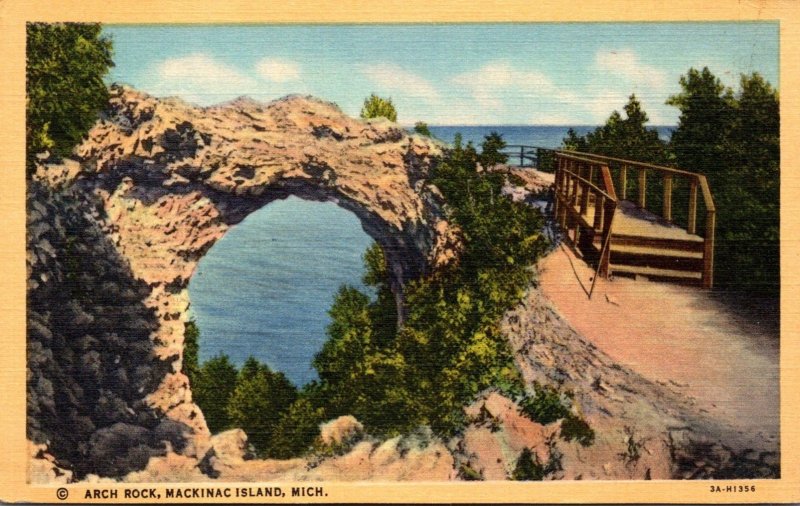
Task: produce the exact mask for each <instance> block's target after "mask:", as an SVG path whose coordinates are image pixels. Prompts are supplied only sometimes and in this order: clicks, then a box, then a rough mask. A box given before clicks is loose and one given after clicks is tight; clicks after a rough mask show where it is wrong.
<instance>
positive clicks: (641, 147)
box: [562, 95, 666, 163]
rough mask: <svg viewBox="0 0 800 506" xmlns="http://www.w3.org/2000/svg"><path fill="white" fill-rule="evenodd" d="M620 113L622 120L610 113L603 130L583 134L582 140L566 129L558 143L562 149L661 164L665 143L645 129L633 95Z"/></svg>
mask: <svg viewBox="0 0 800 506" xmlns="http://www.w3.org/2000/svg"><path fill="white" fill-rule="evenodd" d="M623 110H624V111H625V117H624V118H623V117H622V115H621V114H620V113H619V112H618V111H613V112H612V113H611V115H610V116H609V117H608V119H607V120H606V122H605V124H604V125H603V126H600V127H597V128H596V129H594V131H592V132H589V133H587V134H586V136H585V137H582V136H579V135H578V134H577V133H576V132H575V131H574V130H573V129H569V130H568V131H567V137H565V138H564V140H563V141H562V142H563V145H564V147H565V149H570V150H573V151H583V152H589V153H596V154H598V155H605V156H611V157H614V158H624V159H628V160H636V161H641V162H650V163H664V162H665V161H666V143H665V142H664V141H662V140H661V139H660V138H659V136H658V131H657V130H655V129H650V128H647V127H646V124H647V122H648V121H649V118H648V117H647V113H646V112H645V111H644V109H642V104H641V103H640V102H639V100H638V99H637V98H636V95H631V96H630V97H629V98H628V103H627V104H625V107H624V108H623Z"/></svg>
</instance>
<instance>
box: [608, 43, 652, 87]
mask: <svg viewBox="0 0 800 506" xmlns="http://www.w3.org/2000/svg"><path fill="white" fill-rule="evenodd" d="M595 64H596V65H597V67H598V69H599V71H601V72H611V73H614V74H618V75H621V76H623V77H625V78H627V79H628V80H629V81H630V82H631V83H632V84H634V85H639V86H644V87H647V88H651V89H657V90H662V89H663V88H664V87H665V86H666V84H667V73H666V72H665V71H663V70H661V69H659V68H658V67H654V66H653V65H648V64H647V63H644V62H642V61H640V60H639V55H637V54H636V53H635V52H633V51H632V50H630V49H621V50H618V51H598V52H597V54H596V55H595Z"/></svg>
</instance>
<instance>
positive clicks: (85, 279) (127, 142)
mask: <svg viewBox="0 0 800 506" xmlns="http://www.w3.org/2000/svg"><path fill="white" fill-rule="evenodd" d="M111 95H112V98H111V101H110V106H109V108H108V110H107V111H106V113H105V114H104V116H103V117H102V118H101V120H100V121H99V122H98V123H97V124H96V125H95V127H94V128H93V129H92V130H91V131H90V132H89V135H88V139H87V140H86V141H85V142H84V143H83V144H82V145H81V146H79V147H78V148H77V151H76V153H77V155H78V157H79V160H78V161H79V164H77V165H76V164H75V163H73V162H70V163H66V164H64V165H63V166H60V167H46V168H43V170H40V171H39V173H38V174H39V178H40V179H42V180H44V182H46V183H47V185H46V186H49V187H50V188H51V189H58V188H68V190H66V193H68V194H70V195H72V197H70V199H71V200H70V202H69V203H67V202H63V203H56V204H52V203H51V204H48V202H51V201H52V202H56V201H57V200H58V199H57V198H56V199H55V200H53V199H54V198H55V197H53V196H51V195H49V194H45V193H44V192H41V191H34V192H32V193H31V194H30V203H29V207H30V208H31V209H32V212H30V213H29V224H28V226H29V244H28V246H29V248H28V251H29V259H28V260H29V279H30V285H29V287H28V288H29V292H28V293H29V302H33V304H31V305H30V306H29V307H30V308H31V312H30V313H29V335H30V336H32V338H31V339H30V346H29V364H30V375H31V377H30V381H29V390H30V392H29V394H30V398H31V399H32V401H30V402H29V416H30V418H31V420H32V422H31V423H30V424H29V437H31V439H33V440H34V441H35V442H37V443H43V442H46V441H50V442H51V446H50V448H49V449H50V451H51V452H52V453H53V455H55V457H56V459H57V460H59V462H65V465H67V466H68V467H70V468H71V467H72V466H73V465H76V463H77V462H78V459H79V457H80V459H84V457H85V454H86V452H88V451H89V450H87V449H86V448H84V447H85V445H86V443H87V442H89V441H95V440H96V441H95V442H98V444H96V445H92V447H93V448H95V450H92V451H95V452H96V453H97V452H99V453H97V455H94V456H93V457H92V458H91V459H88V460H86V459H84V461H85V462H86V467H85V468H82V469H79V470H77V475H78V476H81V475H83V474H85V473H88V472H96V473H100V474H102V473H106V474H111V475H120V474H123V473H124V472H126V471H129V470H132V469H138V468H141V467H143V466H144V463H146V460H147V458H149V457H150V456H152V455H153V454H163V448H164V447H165V442H169V443H170V444H171V445H172V446H173V449H175V450H176V451H177V450H179V449H180V448H179V447H180V446H181V443H180V441H178V440H177V439H178V438H176V437H173V436H172V435H170V437H166V438H161V439H158V438H157V437H156V438H150V436H149V435H147V434H145V433H141V431H140V428H143V429H144V430H147V431H149V430H161V431H162V432H163V431H166V432H169V433H170V434H173V433H175V434H179V433H180V431H179V430H177V429H176V427H183V428H184V429H186V430H188V431H189V432H191V433H192V434H193V438H192V445H190V446H191V447H192V449H191V450H190V453H191V452H193V451H195V450H196V451H197V452H199V453H198V454H199V455H203V454H205V452H206V450H207V449H208V448H209V445H210V441H209V436H210V434H209V433H208V429H207V427H206V424H205V421H204V419H203V417H202V413H200V411H199V409H198V408H197V407H196V406H195V405H194V404H193V403H192V396H191V390H190V387H189V384H188V380H187V378H186V376H185V375H183V374H182V373H181V372H180V371H181V361H182V355H183V333H184V322H185V319H186V310H187V308H188V306H189V300H188V295H187V285H188V282H189V279H190V278H191V276H192V273H193V272H194V270H195V267H196V265H197V262H198V261H199V260H200V258H202V256H203V255H204V254H205V253H206V252H207V251H208V250H209V248H211V247H212V246H213V244H214V243H215V242H216V241H217V240H219V239H220V238H221V237H222V236H223V235H224V234H225V232H226V231H227V230H228V229H229V228H230V227H231V226H233V225H235V224H237V223H239V222H240V221H242V220H243V219H244V218H245V217H246V216H247V215H248V214H249V213H252V212H254V211H256V210H258V209H259V208H261V207H263V206H265V205H267V204H269V203H270V202H272V201H274V200H276V199H283V198H286V197H288V196H290V195H296V196H299V197H301V198H305V199H310V200H319V201H334V202H336V203H337V204H338V205H340V206H342V207H344V208H346V209H348V210H350V211H352V212H353V213H354V214H356V216H358V217H359V218H360V220H361V223H362V225H363V228H364V230H365V231H366V232H367V233H368V234H370V235H371V236H372V237H373V238H375V239H376V241H377V242H379V243H380V245H381V246H382V247H383V250H384V252H385V254H386V257H387V265H388V266H389V268H390V271H391V275H392V282H391V284H392V289H393V291H394V292H395V294H396V298H397V300H398V307H400V308H401V307H402V301H401V300H400V294H401V290H400V288H401V286H402V284H403V283H404V282H405V281H407V280H409V279H412V278H415V277H417V276H419V275H420V274H423V273H425V272H429V271H430V270H431V269H435V268H437V267H441V266H444V265H446V264H448V263H449V262H451V261H453V260H454V259H455V258H457V254H458V248H459V245H460V242H459V236H458V230H457V229H455V228H454V227H452V226H450V225H449V224H448V222H447V221H446V220H445V219H444V212H443V202H442V199H441V196H440V194H439V193H438V191H437V190H436V188H435V187H432V186H430V185H428V183H427V178H428V175H429V171H430V169H431V167H432V164H433V162H434V160H435V156H436V155H438V154H440V153H441V146H440V145H439V144H438V143H437V142H435V141H432V140H430V139H428V138H424V137H420V136H416V135H409V134H408V133H407V132H405V131H404V130H403V129H401V128H400V127H398V126H397V125H395V124H393V123H390V122H388V121H384V120H375V121H370V122H364V121H360V120H355V119H352V118H349V117H347V116H346V115H344V114H343V113H342V112H341V111H340V110H339V109H338V107H336V106H335V105H333V104H330V103H326V102H322V101H320V100H317V99H314V98H311V97H300V96H290V97H286V98H284V99H282V100H278V101H275V102H272V103H270V104H262V103H258V102H254V101H251V100H248V99H238V100H236V101H233V102H230V103H227V104H224V105H220V106H215V107H211V108H197V107H193V106H191V105H189V104H186V103H184V102H182V101H180V100H172V99H168V100H159V99H156V98H153V97H150V96H148V95H146V94H143V93H140V92H137V91H135V90H132V89H130V88H124V87H113V88H112V90H111ZM62 193H64V192H63V191H62ZM53 195H55V194H53ZM48 206H49V207H48ZM40 207H41V209H40ZM59 220H60V221H59ZM64 220H73V221H74V222H75V223H72V222H69V223H67V224H66V225H65V224H64V223H62V222H63V221H64ZM81 220H83V221H81ZM86 234H88V235H86ZM70 248H72V249H74V250H75V252H76V253H70V251H72V250H71V249H70ZM87 249H88V250H91V251H86V250H87ZM75 262H77V263H78V264H79V266H78V267H79V270H78V271H77V273H76V274H68V273H65V271H67V270H69V269H71V268H73V267H75V266H73V265H72V264H73V263H75ZM68 275H74V276H78V278H77V279H76V280H71V279H67V278H65V277H66V276H68ZM53 280H56V281H57V282H55V281H53ZM70 283H74V284H72V285H70ZM65 285H68V286H69V287H71V288H70V290H68V291H63V288H64V286H65ZM59 290H61V293H57V292H59ZM87 290H88V291H87ZM54 304H58V305H60V307H58V308H50V307H48V306H52V305H54ZM62 313H63V314H62ZM398 314H399V315H400V317H401V318H402V311H399V312H398ZM114 315H116V316H114ZM65 324H66V325H65ZM61 327H63V328H65V329H68V332H69V333H71V334H75V335H71V334H70V335H69V336H61V335H59V334H58V333H56V332H55V330H54V329H57V328H61ZM65 349H66V350H67V351H68V353H66V354H65V355H64V356H60V355H59V353H60V352H62V351H63V350H65ZM54 375H55V376H54ZM81 378H83V379H84V380H85V381H83V380H81ZM82 381H83V382H82ZM61 390H63V392H62V391H61ZM54 398H55V399H56V401H54V400H53V399H54ZM60 399H67V400H68V402H67V403H66V404H64V403H62V405H59V404H58V402H59V400H60ZM53 402H56V406H55V407H54V406H53ZM54 410H55V411H54ZM87 410H94V411H95V412H94V413H85V412H86V411H87ZM65 413H66V414H65ZM164 414H166V419H167V421H169V423H174V424H175V426H174V427H172V426H170V427H171V428H170V429H169V430H167V429H166V428H165V427H166V426H165V427H162V428H161V429H159V428H158V424H159V423H161V422H163V421H164V418H163V415H164ZM64 416H67V417H68V418H69V423H70V424H71V425H70V426H72V427H77V429H76V430H75V431H74V433H71V431H70V430H64V429H65V425H60V424H62V423H63V424H66V423H68V422H67V421H66V420H62V421H61V422H59V423H55V422H54V423H50V422H52V421H53V420H58V419H59V417H64ZM144 419H146V420H144ZM145 422H146V423H145ZM117 423H121V424H129V425H130V427H128V426H127V425H119V424H117ZM165 423H166V422H165ZM115 424H116V425H115ZM181 430H183V429H181ZM103 431H105V432H103ZM67 434H69V435H67ZM159 434H161V432H159ZM92 438H94V439H92ZM65 439H69V440H70V442H69V443H64V444H66V447H64V448H61V447H60V446H59V445H60V444H61V442H62V440H65ZM172 439H175V440H174V441H173V440H172ZM151 440H152V441H151ZM134 441H145V443H143V444H144V445H145V446H146V447H147V448H144V449H143V448H138V447H137V446H136V444H135V443H134ZM148 441H150V442H148ZM100 443H103V444H105V443H108V445H116V446H120V447H123V448H128V447H129V446H130V447H131V450H130V451H131V452H132V454H135V455H136V456H138V457H137V458H139V460H142V459H143V461H142V462H139V461H138V460H137V461H136V462H132V461H130V459H129V460H125V461H124V462H121V463H119V465H117V464H113V465H110V466H106V468H105V469H98V465H99V463H100V462H101V460H103V459H107V458H108V457H109V455H106V454H104V453H103V452H102V451H100V450H96V448H100V447H102V444H100ZM151 443H152V444H151ZM148 444H151V446H153V448H150V446H147V445H148ZM81 445H83V446H81ZM194 446H197V448H194ZM81 448H83V449H81ZM151 450H152V451H151ZM75 452H77V453H75ZM154 452H155V453H154ZM95 457H96V458H95ZM134 460H135V459H134ZM129 464H130V465H129ZM126 466H127V467H126ZM101 467H102V466H101Z"/></svg>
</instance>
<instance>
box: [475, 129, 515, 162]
mask: <svg viewBox="0 0 800 506" xmlns="http://www.w3.org/2000/svg"><path fill="white" fill-rule="evenodd" d="M505 147H506V141H504V140H503V136H502V135H500V134H499V133H497V132H491V133H489V135H487V136H486V137H485V138H484V140H483V142H482V143H481V154H480V156H479V157H478V161H479V162H480V164H481V166H482V167H483V168H484V169H491V168H492V167H494V166H495V165H500V164H504V163H506V162H507V161H508V155H506V154H505V153H502V150H503V149H504V148H505Z"/></svg>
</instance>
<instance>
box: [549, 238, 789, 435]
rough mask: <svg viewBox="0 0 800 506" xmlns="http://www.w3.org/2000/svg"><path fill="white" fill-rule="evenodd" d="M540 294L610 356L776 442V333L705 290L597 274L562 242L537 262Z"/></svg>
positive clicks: (745, 429)
mask: <svg viewBox="0 0 800 506" xmlns="http://www.w3.org/2000/svg"><path fill="white" fill-rule="evenodd" d="M540 270H541V273H540V281H541V288H542V291H543V293H544V294H545V295H546V296H547V297H548V298H549V299H550V300H551V301H552V303H553V304H554V306H555V307H556V308H557V309H558V311H559V312H560V313H561V315H562V316H563V317H564V318H566V320H567V321H569V322H570V324H571V325H572V326H573V327H574V328H575V329H576V330H577V331H578V332H580V333H582V334H583V335H584V336H585V337H586V338H587V339H589V340H590V341H591V342H592V343H594V344H595V345H596V346H597V347H598V348H600V349H601V350H602V351H604V352H605V353H607V354H608V355H609V356H610V357H611V358H613V359H614V360H616V361H618V362H620V363H621V364H624V365H627V366H629V367H630V368H632V369H634V370H635V371H637V372H639V373H640V374H641V375H643V376H644V377H646V378H648V379H651V380H653V381H656V382H660V383H663V384H670V385H671V386H672V387H677V388H678V389H679V390H680V391H682V392H683V393H684V394H685V395H686V396H687V397H689V398H690V399H691V400H692V402H693V403H694V404H695V405H696V407H697V409H698V411H699V412H701V413H705V414H707V415H708V416H711V417H713V418H716V419H718V420H720V421H722V422H724V423H725V424H726V425H730V426H732V427H734V428H736V429H737V430H738V431H739V432H740V433H741V434H742V436H743V437H742V439H743V441H742V442H741V444H745V442H744V440H749V439H751V438H753V439H761V440H762V441H775V442H777V439H778V435H779V422H780V419H779V406H780V403H779V385H778V381H779V379H778V378H779V376H778V363H779V360H778V359H779V354H778V337H777V336H775V335H774V333H772V332H770V331H769V330H766V329H765V328H759V326H758V325H756V324H749V323H747V322H743V321H741V318H737V316H736V315H734V314H732V313H731V311H730V310H729V309H728V308H726V307H725V306H723V305H722V304H720V303H719V302H717V301H715V300H714V299H713V298H712V297H711V296H710V294H709V293H708V292H705V291H703V290H700V289H697V288H690V287H682V286H678V285H674V284H668V283H656V282H648V281H644V280H639V281H636V280H633V279H629V278H622V277H617V278H615V279H614V280H613V281H606V280H604V279H598V280H597V285H596V286H595V290H594V293H593V295H592V299H591V300H589V299H588V297H587V295H586V294H587V292H588V290H589V289H590V286H591V279H592V276H593V275H594V272H593V270H592V269H590V268H589V267H588V266H587V265H586V264H585V263H583V261H581V260H579V259H576V258H575V256H574V255H573V253H572V252H571V251H569V250H568V249H567V248H565V247H563V246H562V247H560V248H558V249H556V250H555V251H554V252H553V253H551V254H550V255H548V256H547V257H546V258H545V259H543V260H542V261H541V262H540Z"/></svg>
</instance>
